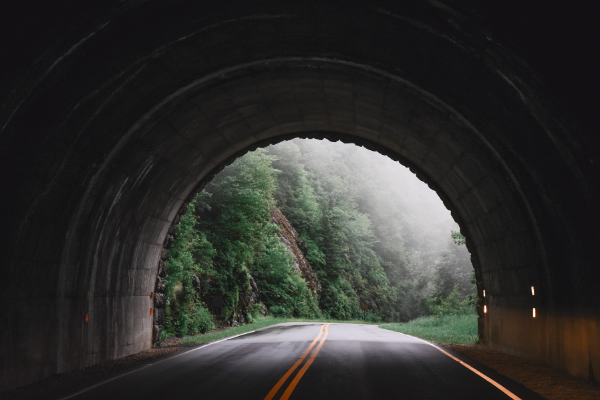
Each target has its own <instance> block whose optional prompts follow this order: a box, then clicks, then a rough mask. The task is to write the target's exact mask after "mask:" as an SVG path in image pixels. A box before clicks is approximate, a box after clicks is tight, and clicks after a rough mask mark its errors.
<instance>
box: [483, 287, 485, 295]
mask: <svg viewBox="0 0 600 400" xmlns="http://www.w3.org/2000/svg"><path fill="white" fill-rule="evenodd" d="M483 297H485V289H483Z"/></svg>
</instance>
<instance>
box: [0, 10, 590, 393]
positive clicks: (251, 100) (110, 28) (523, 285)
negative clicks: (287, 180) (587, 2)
mask: <svg viewBox="0 0 600 400" xmlns="http://www.w3.org/2000/svg"><path fill="white" fill-rule="evenodd" d="M407 4H408V5H404V6H402V5H390V4H385V3H384V2H382V3H381V4H379V6H377V5H374V4H373V3H372V2H371V3H368V4H367V3H356V4H355V5H353V6H352V7H345V6H342V5H339V4H337V3H335V2H332V3H325V4H319V5H318V6H317V5H314V4H312V3H310V2H307V3H305V4H303V5H289V4H275V3H270V2H264V3H256V4H245V3H244V4H235V7H234V3H233V2H232V3H231V4H229V3H228V4H223V5H221V6H216V5H212V6H211V7H213V8H211V9H206V8H205V7H204V6H202V5H199V4H197V3H194V2H185V1H180V2H172V3H169V4H166V3H162V2H151V1H150V2H141V3H140V4H135V5H128V6H122V7H121V8H119V7H115V8H113V9H112V10H111V12H109V13H101V12H99V14H98V15H95V16H94V17H95V18H94V19H93V20H92V21H88V23H86V24H83V23H80V24H76V25H73V26H74V27H73V29H72V31H71V32H70V33H69V34H66V35H65V36H63V37H58V38H57V39H56V41H55V42H54V43H53V45H52V46H49V47H48V48H47V50H46V51H45V53H44V55H43V56H42V57H41V58H40V59H39V60H38V62H36V63H34V64H33V65H32V66H31V67H30V68H29V70H28V71H27V72H26V73H25V74H23V76H22V77H21V81H19V85H18V86H17V88H18V89H15V90H13V92H12V93H11V95H10V96H7V97H6V98H5V99H4V102H3V104H4V108H3V109H2V113H1V114H0V126H1V127H2V130H1V136H0V141H1V142H0V143H1V144H2V146H1V147H0V160H1V161H0V162H1V163H2V164H1V165H2V169H1V170H2V171H3V172H2V180H3V183H4V187H5V188H10V190H9V191H6V192H5V193H4V195H3V198H4V203H5V204H6V205H5V208H4V211H3V212H4V221H5V224H6V225H5V226H6V228H5V229H4V231H3V233H2V234H3V235H4V236H3V242H4V243H7V244H8V246H7V248H8V251H6V252H3V253H2V255H1V257H2V263H3V265H7V266H8V271H9V272H8V276H9V279H6V280H4V281H3V282H2V294H3V298H4V299H14V300H15V301H14V302H12V304H11V305H10V306H9V307H7V308H6V309H5V310H3V313H5V314H6V316H5V317H3V320H5V321H7V323H6V324H5V325H4V326H5V328H4V337H5V338H8V339H7V340H5V341H4V343H3V344H2V348H1V353H0V355H2V358H3V359H5V360H7V361H6V362H5V364H4V367H3V368H4V371H3V372H4V375H3V378H2V379H3V381H2V383H1V385H2V386H4V387H9V386H11V385H13V386H14V385H15V384H16V385H20V384H24V383H27V382H32V381H35V380H37V379H40V378H41V377H44V376H48V375H49V374H51V373H55V372H61V371H66V370H69V369H73V368H78V367H82V366H86V365H91V364H94V363H96V362H98V361H102V360H105V359H110V358H115V357H120V356H124V355H127V354H131V353H132V352H135V351H139V350H141V349H144V348H147V347H148V346H149V345H150V338H151V329H152V319H151V318H148V317H147V316H146V312H147V307H148V305H147V303H148V299H147V294H148V293H149V292H151V291H152V290H153V285H154V278H155V276H156V268H157V262H158V260H159V258H160V256H161V252H162V244H163V241H164V238H165V236H166V234H167V229H168V228H169V226H170V224H171V223H172V222H173V220H174V218H175V216H176V213H177V211H178V210H179V207H180V206H181V205H182V204H183V203H184V202H186V199H188V198H189V196H190V195H191V194H192V193H193V192H194V191H195V190H197V189H198V188H199V187H200V186H199V185H201V184H202V183H203V182H206V180H207V179H210V177H211V176H212V175H213V174H214V173H215V172H216V171H218V170H219V168H222V167H223V165H225V164H226V163H228V162H231V161H232V160H233V158H234V157H236V156H238V155H240V154H242V153H243V152H245V151H247V150H249V149H252V148H254V147H256V146H261V145H266V144H268V143H273V142H277V141H280V140H283V139H286V138H291V137H297V136H302V137H316V138H330V139H334V140H337V139H342V140H344V141H351V142H355V143H357V144H361V145H364V146H366V147H369V148H371V149H373V150H376V151H379V152H381V153H383V154H387V155H389V156H390V157H392V158H394V159H397V160H399V161H400V162H402V163H403V164H405V165H407V166H409V167H410V168H411V169H413V171H414V172H416V173H417V174H418V176H419V177H420V178H421V179H423V180H424V181H426V182H427V183H428V184H429V185H430V187H432V188H433V189H434V190H436V191H437V192H438V194H440V197H442V199H443V200H444V202H445V204H446V205H447V207H448V208H449V209H451V210H452V212H453V215H454V217H455V219H456V220H457V222H459V224H460V225H461V229H462V230H463V233H465V234H466V235H467V236H468V239H469V242H468V244H469V249H470V251H471V253H472V255H473V262H474V265H475V267H476V269H477V272H478V278H479V281H480V285H479V289H480V294H481V290H482V288H486V290H487V293H489V294H490V295H491V296H493V297H492V299H490V302H491V303H489V304H490V308H491V309H493V307H496V308H497V309H498V310H499V311H498V312H496V313H495V314H493V315H491V316H487V317H486V318H487V319H486V321H485V324H486V331H485V332H486V337H485V340H486V342H487V343H488V344H489V345H491V346H493V347H496V348H500V349H503V350H505V351H509V352H513V353H515V354H521V355H525V356H527V357H530V358H535V359H538V360H540V361H542V362H545V363H548V364H551V365H554V366H556V367H559V368H563V369H566V370H568V371H570V372H571V373H573V374H576V375H585V374H586V373H587V371H588V361H587V360H585V361H582V359H581V357H582V354H588V353H589V354H594V360H593V362H594V363H596V364H594V365H597V364H598V363H600V343H597V341H594V339H593V338H594V337H595V336H594V335H595V334H596V331H594V329H596V328H593V327H592V326H595V325H593V323H591V324H592V325H590V323H587V322H584V323H582V322H581V321H580V320H585V321H595V320H597V318H598V317H597V315H596V313H595V310H597V308H598V306H599V305H600V299H599V296H598V295H597V294H596V288H595V285H593V284H592V283H591V282H594V281H597V280H598V278H599V277H600V276H599V275H600V274H599V273H598V271H597V269H595V268H593V264H591V263H590V261H591V260H593V256H594V253H595V252H596V250H593V249H591V248H590V243H593V241H594V240H595V238H597V236H598V235H597V233H596V232H595V229H594V223H595V221H597V220H598V218H597V217H598V212H597V211H594V210H593V205H594V202H593V198H594V196H593V193H597V190H598V184H597V182H596V181H594V179H593V176H594V175H593V174H592V173H591V172H590V170H589V165H588V164H587V159H586V157H585V156H584V155H583V152H584V150H582V148H581V147H582V142H581V141H580V140H579V139H578V138H579V136H577V135H580V133H578V132H579V131H576V130H574V129H575V128H573V127H572V126H570V125H567V124H565V123H564V120H563V117H559V116H558V115H555V113H556V106H554V105H552V101H549V100H548V99H547V98H546V95H547V92H546V91H545V89H544V88H543V86H542V85H541V84H540V83H539V81H538V80H537V78H536V77H535V75H534V74H533V73H532V72H531V71H530V70H529V69H528V67H527V65H526V64H525V63H524V62H523V61H522V60H521V59H520V58H519V57H518V56H516V53H514V52H513V51H512V50H510V48H509V47H507V46H506V45H504V44H501V43H499V42H497V41H496V39H495V38H490V37H489V35H488V33H487V32H486V31H485V30H484V29H483V28H481V27H480V26H479V25H477V24H476V23H475V22H473V21H472V20H470V19H469V18H467V17H466V16H465V15H463V14H460V13H459V12H457V11H455V10H453V9H451V8H447V7H445V6H443V5H441V4H440V3H434V2H432V3H407ZM531 285H536V286H537V287H539V288H540V290H539V293H540V299H539V301H540V303H539V305H538V306H537V307H539V308H541V310H546V311H545V312H546V314H544V311H542V313H541V315H542V316H541V317H540V318H538V320H537V321H532V320H531V319H530V318H528V316H529V310H530V307H531V299H530V298H528V297H527V293H528V288H529V286H531ZM86 290H89V291H90V293H91V294H92V297H91V299H90V300H89V301H86V300H84V299H83V297H82V296H83V295H82V294H83V293H84V292H85V291H86ZM148 304H151V303H148ZM500 310H502V311H500ZM86 312H89V313H90V315H92V316H94V317H93V318H92V320H91V321H90V323H89V324H87V325H84V326H83V328H82V319H81V315H82V314H85V313H86ZM567 314H568V315H570V317H569V318H571V317H572V318H571V319H568V318H567V319H565V318H566V317H564V316H565V315H567ZM24 315H27V318H25V317H24ZM540 321H543V323H540ZM502 324H504V328H503V327H502V326H503V325H502ZM113 326H118V327H119V328H118V329H113V328H111V327H113ZM557 329H559V330H561V331H562V333H561V334H558V333H557V332H556V330H557ZM572 332H576V333H572ZM573 335H575V336H573ZM577 335H579V336H577ZM42 336H43V337H44V338H46V339H42ZM573 337H578V338H580V339H581V340H580V342H578V343H576V344H571V345H569V344H568V343H567V342H569V341H572V339H573ZM596 337H597V336H596ZM48 338H49V339H48ZM14 343H16V345H14ZM569 346H570V347H569ZM23 349H25V350H23ZM590 357H591V356H590ZM42 360H43V361H42ZM589 362H590V363H592V360H590V361H589ZM590 365H591V364H590ZM597 368H600V365H597ZM24 371H26V372H24Z"/></svg>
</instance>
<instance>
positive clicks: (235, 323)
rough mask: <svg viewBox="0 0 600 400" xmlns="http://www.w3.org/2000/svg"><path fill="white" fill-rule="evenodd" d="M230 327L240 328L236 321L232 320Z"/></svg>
mask: <svg viewBox="0 0 600 400" xmlns="http://www.w3.org/2000/svg"><path fill="white" fill-rule="evenodd" d="M231 326H234V327H235V326H240V324H238V322H237V321H236V320H233V323H232V324H231Z"/></svg>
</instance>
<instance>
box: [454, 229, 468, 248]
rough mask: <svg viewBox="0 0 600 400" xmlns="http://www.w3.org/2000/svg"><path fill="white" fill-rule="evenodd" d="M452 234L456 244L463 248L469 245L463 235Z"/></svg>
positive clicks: (458, 233)
mask: <svg viewBox="0 0 600 400" xmlns="http://www.w3.org/2000/svg"><path fill="white" fill-rule="evenodd" d="M450 234H451V235H452V241H453V242H454V244H457V245H459V246H461V245H463V244H466V243H467V239H466V238H465V237H464V236H463V235H461V234H460V232H455V231H450Z"/></svg>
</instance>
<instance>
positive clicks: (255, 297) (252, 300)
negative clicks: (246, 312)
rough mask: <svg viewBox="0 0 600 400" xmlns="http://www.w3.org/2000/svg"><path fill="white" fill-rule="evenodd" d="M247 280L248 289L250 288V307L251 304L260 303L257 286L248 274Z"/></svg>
mask: <svg viewBox="0 0 600 400" xmlns="http://www.w3.org/2000/svg"><path fill="white" fill-rule="evenodd" d="M248 278H249V280H250V287H251V288H252V290H251V291H250V301H249V303H250V304H249V306H251V305H252V304H256V303H260V291H259V290H258V285H257V284H256V282H255V281H254V278H253V277H252V275H250V274H248Z"/></svg>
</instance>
